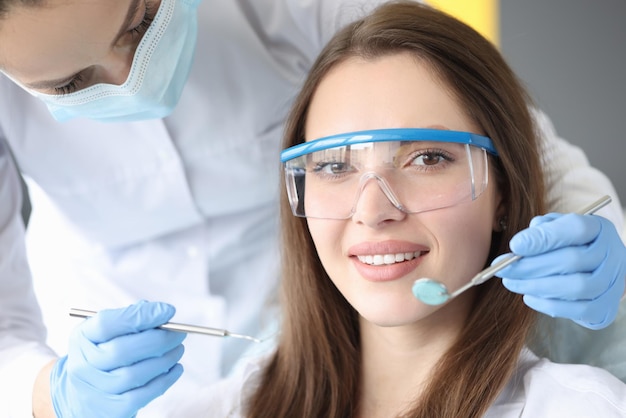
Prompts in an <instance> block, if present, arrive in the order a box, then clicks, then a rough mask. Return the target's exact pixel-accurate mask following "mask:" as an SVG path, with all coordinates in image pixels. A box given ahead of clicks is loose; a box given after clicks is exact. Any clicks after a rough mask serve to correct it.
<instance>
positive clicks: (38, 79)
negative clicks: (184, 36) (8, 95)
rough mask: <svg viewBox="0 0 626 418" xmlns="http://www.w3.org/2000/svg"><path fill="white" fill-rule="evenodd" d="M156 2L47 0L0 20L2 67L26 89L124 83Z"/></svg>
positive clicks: (64, 89) (44, 90)
mask: <svg viewBox="0 0 626 418" xmlns="http://www.w3.org/2000/svg"><path fill="white" fill-rule="evenodd" d="M159 5H160V0H45V1H43V2H42V3H41V4H38V5H34V6H24V5H22V4H17V3H16V4H15V5H12V6H10V8H9V12H8V13H7V14H6V16H4V17H3V18H0V70H1V71H2V72H4V73H6V74H7V75H9V76H10V77H11V78H13V79H15V80H17V81H18V82H19V83H21V84H23V85H24V86H25V87H27V88H30V89H34V90H37V91H40V92H42V93H47V94H63V93H71V92H73V91H76V90H80V89H83V88H85V87H88V86H91V85H93V84H97V83H109V84H115V85H119V84H122V83H123V82H124V81H126V78H127V77H128V72H129V70H130V66H131V64H132V60H133V55H134V52H135V49H136V48H137V45H138V44H139V41H140V40H141V38H142V37H143V34H144V33H145V31H146V29H147V27H148V26H149V25H150V22H151V21H152V18H153V17H154V15H155V14H156V12H157V10H158V8H159Z"/></svg>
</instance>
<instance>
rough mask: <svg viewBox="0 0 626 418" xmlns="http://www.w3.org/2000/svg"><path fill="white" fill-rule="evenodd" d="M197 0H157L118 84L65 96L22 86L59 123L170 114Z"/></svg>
mask: <svg viewBox="0 0 626 418" xmlns="http://www.w3.org/2000/svg"><path fill="white" fill-rule="evenodd" d="M200 1H201V0H162V1H161V5H160V7H159V10H158V12H157V14H156V16H155V17H154V20H153V22H152V24H151V25H150V27H149V28H148V30H147V31H146V33H145V34H144V36H143V38H142V40H141V42H140V43H139V45H138V46H137V50H136V51H135V56H134V58H133V63H132V66H131V69H130V72H129V74H128V78H127V79H126V81H125V82H124V83H123V84H122V85H119V86H116V85H113V84H105V83H101V84H95V85H93V86H90V87H87V88H85V89H83V90H79V91H77V92H74V93H70V94H64V95H53V94H44V93H40V92H37V91H33V90H31V89H25V90H27V91H28V92H29V93H31V94H32V95H34V96H35V97H38V98H39V99H41V100H42V101H43V102H45V104H46V105H47V106H48V109H49V110H50V113H52V116H53V117H54V118H55V119H56V120H58V121H61V122H64V121H67V120H70V119H73V118H77V117H83V118H89V119H94V120H99V121H103V122H129V121H136V120H143V119H153V118H162V117H165V116H167V115H169V114H170V113H171V112H172V111H173V110H174V107H175V106H176V104H177V103H178V100H179V99H180V95H181V94H182V90H183V87H184V85H185V83H186V81H187V78H188V76H189V71H190V69H191V64H192V62H193V57H194V52H195V48H196V40H197V33H198V22H197V13H196V11H197V8H198V4H199V3H200ZM18 84H19V83H18ZM22 87H23V86H22Z"/></svg>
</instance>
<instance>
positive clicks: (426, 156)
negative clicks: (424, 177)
mask: <svg viewBox="0 0 626 418" xmlns="http://www.w3.org/2000/svg"><path fill="white" fill-rule="evenodd" d="M453 161H454V158H453V157H452V156H451V155H449V154H448V153H447V152H445V151H439V150H433V151H420V152H419V153H417V155H414V156H413V157H412V160H411V161H410V165H412V166H422V167H434V166H439V165H442V164H445V163H447V162H453Z"/></svg>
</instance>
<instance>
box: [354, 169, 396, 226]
mask: <svg viewBox="0 0 626 418" xmlns="http://www.w3.org/2000/svg"><path fill="white" fill-rule="evenodd" d="M401 207H402V206H401V204H400V202H398V200H397V198H396V197H395V195H394V194H393V192H392V191H391V188H390V187H389V186H388V185H387V184H386V183H385V182H384V181H383V180H382V179H381V178H379V177H378V176H377V175H374V176H372V177H370V178H368V179H367V180H366V181H365V183H364V184H363V185H362V186H361V189H360V193H359V195H358V196H357V201H356V205H355V208H354V214H353V215H352V220H353V221H354V222H357V223H360V224H364V225H367V226H370V227H372V228H376V227H379V226H381V225H383V224H384V223H386V222H388V221H400V220H402V219H404V218H405V217H406V216H407V214H406V212H404V211H403V210H402V209H401Z"/></svg>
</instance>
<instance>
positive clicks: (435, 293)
mask: <svg viewBox="0 0 626 418" xmlns="http://www.w3.org/2000/svg"><path fill="white" fill-rule="evenodd" d="M610 202H611V197H610V196H608V195H607V196H603V197H601V198H600V199H598V200H596V201H595V202H593V203H592V204H590V205H588V206H585V207H584V208H582V209H580V210H579V211H577V212H576V213H578V214H580V215H590V214H593V213H595V212H596V211H597V210H599V209H601V208H603V207H604V206H606V205H608V204H609V203H610ZM520 258H522V256H521V255H511V256H510V257H507V258H505V259H503V260H501V261H500V262H498V263H496V264H494V265H493V266H490V267H487V268H486V269H484V270H483V271H481V272H480V273H478V274H477V275H475V276H474V277H472V279H471V280H470V281H469V282H468V283H467V284H465V285H464V286H462V287H460V288H459V289H457V290H455V291H454V292H452V293H450V292H449V291H448V288H447V287H446V285H445V284H443V283H441V282H439V281H437V280H434V279H429V278H427V277H423V278H421V279H417V280H416V281H415V282H414V283H413V287H412V289H411V290H412V291H413V296H415V297H416V298H417V299H419V300H420V301H422V302H423V303H425V304H427V305H433V306H437V305H441V304H443V303H445V302H447V301H449V300H451V299H453V298H455V297H457V296H458V295H460V294H461V293H463V292H465V291H466V290H467V289H469V288H471V287H473V286H476V285H479V284H481V283H484V282H486V281H487V280H489V279H490V278H492V277H493V276H495V275H496V273H497V272H499V271H500V270H502V269H503V268H505V267H506V266H508V265H509V264H512V263H514V262H516V261H517V260H519V259H520Z"/></svg>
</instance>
